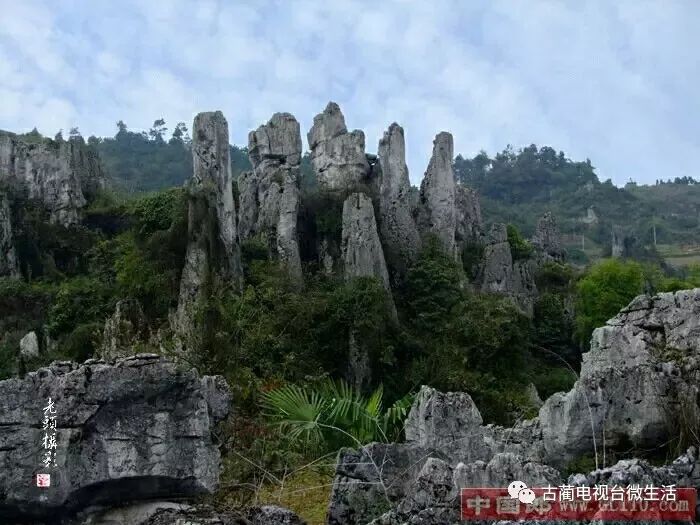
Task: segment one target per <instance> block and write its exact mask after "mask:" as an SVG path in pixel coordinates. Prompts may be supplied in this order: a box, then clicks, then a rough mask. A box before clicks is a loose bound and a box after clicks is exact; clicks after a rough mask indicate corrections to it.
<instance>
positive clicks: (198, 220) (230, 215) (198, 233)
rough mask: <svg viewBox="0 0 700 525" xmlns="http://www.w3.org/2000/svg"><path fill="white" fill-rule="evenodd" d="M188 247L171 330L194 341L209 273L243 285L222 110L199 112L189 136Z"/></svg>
mask: <svg viewBox="0 0 700 525" xmlns="http://www.w3.org/2000/svg"><path fill="white" fill-rule="evenodd" d="M192 158H193V174H192V179H191V180H190V182H189V188H188V191H189V211H188V243H187V253H186V255H185V266H184V268H183V270H182V277H181V279H180V296H179V300H178V308H177V312H176V314H175V316H174V318H173V320H172V324H173V325H174V326H173V327H174V329H175V331H176V333H178V334H179V335H180V336H181V337H182V338H183V339H185V340H187V339H191V337H192V331H193V327H192V315H193V313H194V309H195V308H196V305H197V303H198V301H199V300H200V299H201V295H202V293H203V291H204V290H203V288H204V286H205V285H206V284H207V283H208V282H210V281H211V278H212V274H218V275H220V277H221V278H223V279H226V280H232V281H233V282H234V283H235V284H236V285H240V284H241V280H242V277H243V273H242V269H241V260H240V246H239V243H238V231H237V228H236V207H235V203H234V201H233V186H232V179H231V161H230V158H229V142H228V123H227V122H226V118H224V115H223V114H222V113H221V111H215V112H207V113H199V114H198V115H197V116H196V117H195V118H194V125H193V137H192Z"/></svg>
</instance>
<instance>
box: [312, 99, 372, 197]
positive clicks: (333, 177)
mask: <svg viewBox="0 0 700 525" xmlns="http://www.w3.org/2000/svg"><path fill="white" fill-rule="evenodd" d="M307 138H308V141H309V149H310V150H311V164H312V166H313V168H314V171H315V172H316V175H317V177H318V185H319V189H320V190H321V191H328V192H343V191H352V190H355V189H357V186H358V185H359V184H360V183H361V182H362V181H363V180H364V179H365V178H366V177H367V175H368V173H369V171H370V167H369V163H368V162H367V157H366V156H365V134H364V133H363V132H362V131H360V130H354V131H351V132H348V129H347V127H346V126H345V117H344V116H343V113H342V112H341V111H340V107H338V104H336V103H335V102H329V103H328V105H327V106H326V109H324V110H323V113H319V114H318V115H316V116H315V117H314V123H313V126H312V127H311V129H310V130H309V133H308V135H307Z"/></svg>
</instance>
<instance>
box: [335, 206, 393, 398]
mask: <svg viewBox="0 0 700 525" xmlns="http://www.w3.org/2000/svg"><path fill="white" fill-rule="evenodd" d="M342 257H343V271H344V274H345V279H346V280H350V279H352V278H355V277H374V278H376V279H377V280H379V282H381V283H382V285H383V286H384V288H385V289H386V291H387V294H388V295H389V301H391V311H392V314H393V315H394V316H396V309H395V307H394V305H393V300H392V299H391V286H390V284H389V272H388V271H387V267H386V262H385V260H384V252H383V251H382V245H381V242H380V241H379V234H378V233H377V223H376V220H375V218H374V208H373V206H372V200H371V199H370V198H369V197H368V196H367V195H365V194H364V193H353V194H352V195H350V196H349V197H348V198H347V199H345V202H344V203H343V233H342ZM348 357H349V358H348V361H349V364H350V370H349V376H350V377H349V379H350V381H351V382H352V383H353V384H354V385H355V386H356V387H357V388H360V389H362V388H363V387H365V386H366V385H367V384H368V383H369V380H370V371H371V368H370V363H369V356H368V354H367V349H366V348H365V347H364V345H363V342H362V341H361V339H360V338H359V337H358V336H357V334H355V333H353V332H351V333H350V343H349V356H348Z"/></svg>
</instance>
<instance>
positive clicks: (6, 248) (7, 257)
mask: <svg viewBox="0 0 700 525" xmlns="http://www.w3.org/2000/svg"><path fill="white" fill-rule="evenodd" d="M13 237H14V236H13V233H12V209H11V208H10V201H9V199H8V198H7V195H5V194H4V193H0V277H12V278H15V279H17V278H19V277H20V273H19V260H18V259H17V251H16V250H15V243H14V239H13Z"/></svg>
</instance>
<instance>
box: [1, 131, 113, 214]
mask: <svg viewBox="0 0 700 525" xmlns="http://www.w3.org/2000/svg"><path fill="white" fill-rule="evenodd" d="M0 182H5V183H6V184H10V185H12V186H14V187H17V188H21V189H22V190H23V191H26V193H27V194H28V196H29V197H30V198H31V199H37V200H39V201H41V202H42V203H43V204H44V205H45V206H46V208H47V209H48V211H49V214H50V219H51V221H52V222H54V223H57V224H62V225H64V226H70V225H73V224H76V223H78V222H79V220H80V212H81V210H82V208H83V207H84V206H85V204H86V196H87V195H90V194H92V193H95V192H96V190H97V189H98V188H100V187H102V186H103V185H104V173H103V171H102V168H101V165H100V162H99V159H98V157H97V154H96V153H95V152H93V151H92V150H91V149H90V148H89V147H87V146H86V145H85V142H84V141H83V139H82V138H80V137H75V138H71V139H70V140H63V139H61V140H50V139H45V138H41V137H37V138H36V139H35V140H27V138H26V137H22V136H20V135H15V134H14V133H8V132H5V131H0Z"/></svg>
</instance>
